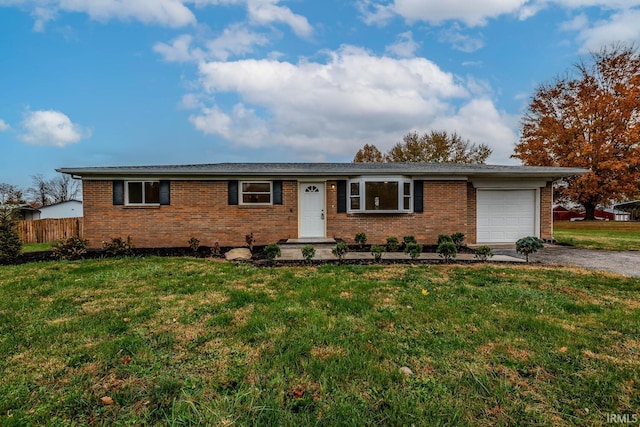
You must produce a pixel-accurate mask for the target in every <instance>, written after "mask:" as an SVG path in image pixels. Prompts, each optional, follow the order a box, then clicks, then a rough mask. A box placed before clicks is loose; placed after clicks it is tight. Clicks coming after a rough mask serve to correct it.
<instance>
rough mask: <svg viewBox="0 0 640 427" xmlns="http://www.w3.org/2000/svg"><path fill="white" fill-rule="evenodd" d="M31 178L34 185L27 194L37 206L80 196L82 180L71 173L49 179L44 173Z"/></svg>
mask: <svg viewBox="0 0 640 427" xmlns="http://www.w3.org/2000/svg"><path fill="white" fill-rule="evenodd" d="M31 178H32V180H33V187H29V189H28V190H27V194H28V195H29V196H30V199H31V201H32V202H33V203H34V204H35V205H36V206H37V207H42V206H48V205H50V204H52V203H60V202H66V201H69V200H73V199H77V198H78V197H79V196H80V193H81V186H80V182H79V181H76V180H74V179H73V178H71V176H69V175H58V176H56V177H54V178H52V179H49V180H47V179H46V178H45V177H44V176H43V175H42V174H37V175H33V176H32V177H31Z"/></svg>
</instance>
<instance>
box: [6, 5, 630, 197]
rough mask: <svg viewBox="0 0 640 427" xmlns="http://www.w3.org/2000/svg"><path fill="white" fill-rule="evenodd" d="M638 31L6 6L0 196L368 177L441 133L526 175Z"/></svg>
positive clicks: (500, 18)
mask: <svg viewBox="0 0 640 427" xmlns="http://www.w3.org/2000/svg"><path fill="white" fill-rule="evenodd" d="M637 22H640V0H474V1H470V0H448V1H446V2H445V1H435V0H433V1H431V0H353V1H334V0H325V1H317V0H316V1H309V0H291V1H284V0H0V52H1V53H2V54H1V55H0V182H6V183H11V184H15V185H18V186H20V187H28V186H29V185H30V183H31V176H32V175H34V174H38V173H41V174H43V175H44V176H45V177H53V176H54V175H55V169H56V168H59V167H73V166H113V165H143V164H182V163H215V162H259V161H285V162H288V161H291V162H294V161H303V162H306V161H312V162H313V161H351V160H352V158H353V156H354V154H355V152H356V151H357V150H358V148H360V147H361V146H362V145H364V144H365V143H373V144H375V145H377V146H378V147H379V148H380V149H381V150H382V151H385V150H387V149H388V148H390V147H391V146H392V145H393V144H395V143H396V142H398V141H400V140H401V139H402V136H403V135H405V134H406V133H408V132H409V131H412V130H416V131H419V132H423V131H427V130H432V129H433V130H448V131H452V132H453V131H456V132H458V133H459V134H460V135H462V136H463V137H464V138H465V139H469V140H471V141H473V142H477V143H486V144H488V145H489V146H491V147H492V148H493V150H494V153H493V155H492V157H491V158H490V160H489V162H490V163H496V164H514V163H515V161H514V160H513V159H510V158H509V156H510V155H511V153H512V152H513V146H514V144H515V143H516V142H517V140H518V134H519V121H520V117H521V114H522V111H523V110H524V108H525V107H526V105H527V102H528V100H529V99H530V97H531V95H532V94H533V91H534V89H535V88H536V86H537V85H539V84H540V83H543V82H548V81H551V80H552V79H553V78H554V77H555V76H557V75H559V74H562V73H564V72H565V71H566V70H567V69H569V68H570V67H571V66H572V64H575V63H576V62H577V61H579V60H580V58H584V57H585V55H587V54H588V52H589V51H591V50H598V49H600V48H601V47H602V46H603V45H606V44H610V43H612V42H618V41H624V42H637V41H638V40H639V39H640V25H638V24H637Z"/></svg>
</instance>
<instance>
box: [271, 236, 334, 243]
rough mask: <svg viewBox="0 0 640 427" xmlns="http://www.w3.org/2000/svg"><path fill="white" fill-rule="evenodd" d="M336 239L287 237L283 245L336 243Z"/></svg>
mask: <svg viewBox="0 0 640 427" xmlns="http://www.w3.org/2000/svg"><path fill="white" fill-rule="evenodd" d="M335 244H336V239H333V238H328V239H327V238H321V237H320V238H318V237H315V238H303V239H287V240H285V241H284V242H282V243H281V245H335Z"/></svg>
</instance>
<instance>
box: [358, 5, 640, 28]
mask: <svg viewBox="0 0 640 427" xmlns="http://www.w3.org/2000/svg"><path fill="white" fill-rule="evenodd" d="M358 5H359V9H360V13H361V14H362V16H363V19H364V21H365V23H367V24H369V25H372V24H375V25H383V24H386V23H387V22H389V21H390V20H391V19H392V17H393V16H401V17H402V18H404V19H405V20H406V21H407V22H409V23H412V22H416V21H423V22H428V23H429V24H433V25H441V24H443V23H445V22H447V21H455V22H461V23H464V24H465V25H467V26H469V27H474V26H483V25H486V24H487V22H488V20H490V19H494V18H497V17H499V16H503V15H513V16H515V17H517V18H519V19H521V20H525V19H528V18H530V17H532V16H534V15H536V14H537V13H538V12H540V11H541V10H543V9H545V8H547V7H551V6H555V7H560V8H563V9H569V10H576V9H582V8H587V7H598V8H601V9H603V10H613V11H622V10H627V9H629V8H633V7H636V6H640V0H474V1H469V0H449V1H446V2H445V1H425V0H392V1H388V0H360V2H359V3H358Z"/></svg>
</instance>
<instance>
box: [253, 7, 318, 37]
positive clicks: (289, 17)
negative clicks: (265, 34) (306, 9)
mask: <svg viewBox="0 0 640 427" xmlns="http://www.w3.org/2000/svg"><path fill="white" fill-rule="evenodd" d="M278 3H279V0H248V1H247V10H248V12H249V19H250V20H251V21H252V22H254V23H258V24H261V25H268V24H271V23H273V22H282V23H284V24H287V25H289V27H291V29H292V30H293V32H294V33H296V34H297V35H298V36H300V37H309V36H310V35H311V33H312V32H313V28H312V27H311V25H310V24H309V22H308V21H307V18H305V17H304V16H302V15H297V14H295V13H293V12H292V11H291V9H289V8H288V7H284V6H278Z"/></svg>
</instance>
